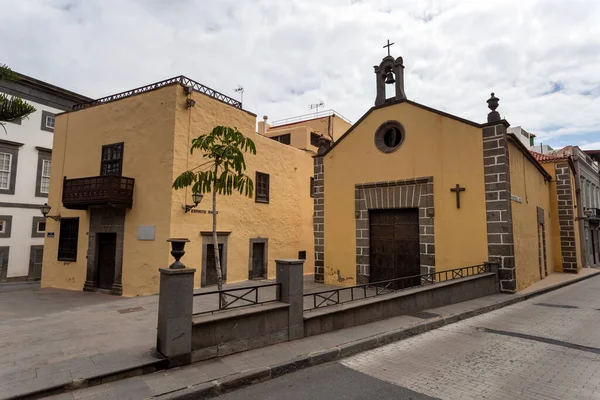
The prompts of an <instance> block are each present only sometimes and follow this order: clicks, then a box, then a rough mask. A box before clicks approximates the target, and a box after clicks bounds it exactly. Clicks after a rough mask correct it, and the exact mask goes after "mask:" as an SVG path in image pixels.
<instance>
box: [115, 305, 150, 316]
mask: <svg viewBox="0 0 600 400" xmlns="http://www.w3.org/2000/svg"><path fill="white" fill-rule="evenodd" d="M144 310H145V308H144V307H133V308H124V309H122V310H117V311H118V312H119V313H120V314H129V313H132V312H138V311H144Z"/></svg>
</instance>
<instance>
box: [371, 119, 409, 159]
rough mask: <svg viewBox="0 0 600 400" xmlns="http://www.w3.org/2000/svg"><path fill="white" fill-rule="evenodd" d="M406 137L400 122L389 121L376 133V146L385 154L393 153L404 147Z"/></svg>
mask: <svg viewBox="0 0 600 400" xmlns="http://www.w3.org/2000/svg"><path fill="white" fill-rule="evenodd" d="M404 136H405V132H404V127H403V126H402V124H401V123H400V122H397V121H388V122H386V123H384V124H383V125H381V126H380V127H379V129H377V132H375V146H376V147H377V148H378V149H379V150H380V151H382V152H383V153H391V152H393V151H396V150H397V149H398V148H399V147H400V146H401V145H402V143H403V142H404Z"/></svg>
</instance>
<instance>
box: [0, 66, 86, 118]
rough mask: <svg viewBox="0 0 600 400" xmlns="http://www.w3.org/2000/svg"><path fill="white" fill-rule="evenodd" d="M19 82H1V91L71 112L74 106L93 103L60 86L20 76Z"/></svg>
mask: <svg viewBox="0 0 600 400" xmlns="http://www.w3.org/2000/svg"><path fill="white" fill-rule="evenodd" d="M19 76H20V79H19V80H18V81H2V82H0V90H1V91H2V92H4V93H6V94H10V95H13V96H18V97H21V98H22V99H23V100H29V101H34V102H36V103H38V104H43V105H45V106H49V107H53V108H58V109H59V110H63V111H67V110H70V109H71V108H72V107H73V105H75V104H79V103H84V102H87V101H92V99H91V98H89V97H86V96H82V95H80V94H77V93H74V92H71V91H69V90H66V89H62V88H59V87H58V86H54V85H51V84H49V83H46V82H43V81H40V80H37V79H35V78H31V77H29V76H26V75H23V74H19Z"/></svg>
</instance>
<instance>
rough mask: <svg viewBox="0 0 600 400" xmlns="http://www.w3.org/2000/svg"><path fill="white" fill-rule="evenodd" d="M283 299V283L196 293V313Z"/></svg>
mask: <svg viewBox="0 0 600 400" xmlns="http://www.w3.org/2000/svg"><path fill="white" fill-rule="evenodd" d="M280 299H281V283H267V284H264V285H257V286H244V287H238V288H233V289H223V290H213V291H211V292H200V293H194V308H195V309H197V308H200V310H199V311H198V312H194V315H202V314H210V313H214V312H216V311H222V310H232V309H235V308H242V307H249V306H255V305H261V304H267V303H273V302H275V301H279V300H280Z"/></svg>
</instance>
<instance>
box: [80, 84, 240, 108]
mask: <svg viewBox="0 0 600 400" xmlns="http://www.w3.org/2000/svg"><path fill="white" fill-rule="evenodd" d="M175 83H179V84H181V85H184V86H189V87H191V88H192V89H193V90H194V91H196V92H198V93H202V94H205V95H207V96H209V97H212V98H213V99H217V100H219V101H222V102H223V103H226V104H229V105H231V106H234V107H236V108H242V102H241V101H238V100H236V99H232V98H231V97H229V96H227V95H225V94H223V93H221V92H217V91H216V90H214V89H211V88H209V87H208V86H204V85H203V84H201V83H199V82H196V81H194V80H192V79H190V78H187V77H185V76H183V75H180V76H176V77H174V78H170V79H165V80H164V81H160V82H155V83H151V84H150V85H146V86H142V87H139V88H135V89H131V90H127V91H125V92H121V93H116V94H113V95H110V96H106V97H102V98H100V99H96V100H93V101H90V102H88V103H80V104H75V105H74V106H73V110H80V109H82V108H87V107H92V106H97V105H99V104H105V103H109V102H111V101H115V100H120V99H124V98H126V97H131V96H135V95H138V94H142V93H146V92H150V91H152V90H156V89H160V88H162V87H165V86H168V85H172V84H175Z"/></svg>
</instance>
